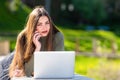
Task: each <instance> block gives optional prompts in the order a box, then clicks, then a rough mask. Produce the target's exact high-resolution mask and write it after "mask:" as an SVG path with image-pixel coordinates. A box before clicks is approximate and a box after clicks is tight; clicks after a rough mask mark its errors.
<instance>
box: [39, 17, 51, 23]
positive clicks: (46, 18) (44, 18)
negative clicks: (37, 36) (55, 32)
mask: <svg viewBox="0 0 120 80" xmlns="http://www.w3.org/2000/svg"><path fill="white" fill-rule="evenodd" d="M43 21H49V19H48V17H47V16H41V17H40V18H39V20H38V22H43Z"/></svg>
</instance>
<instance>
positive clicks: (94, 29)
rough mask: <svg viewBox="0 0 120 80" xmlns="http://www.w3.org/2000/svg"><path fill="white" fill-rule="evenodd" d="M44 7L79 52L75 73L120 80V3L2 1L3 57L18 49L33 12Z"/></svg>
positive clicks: (0, 40)
mask: <svg viewBox="0 0 120 80" xmlns="http://www.w3.org/2000/svg"><path fill="white" fill-rule="evenodd" d="M37 5H43V6H44V7H45V8H46V9H47V11H48V12H49V14H50V16H51V17H52V20H53V22H54V23H55V24H56V26H57V27H58V28H59V29H60V30H61V31H62V33H63V34H64V38H65V50H66V51H71V50H74V51H76V61H75V73H78V74H81V75H85V76H87V77H90V78H93V79H95V80H120V22H119V21H120V0H1V1H0V54H1V56H3V55H7V54H9V53H10V52H12V51H13V50H14V48H15V42H16V37H17V35H18V33H19V32H20V31H21V30H22V29H23V28H24V26H25V23H26V18H27V17H28V14H29V13H30V12H31V10H32V9H33V8H34V7H35V6H37Z"/></svg>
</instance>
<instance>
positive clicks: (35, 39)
mask: <svg viewBox="0 0 120 80" xmlns="http://www.w3.org/2000/svg"><path fill="white" fill-rule="evenodd" d="M40 37H41V35H40V33H39V32H38V31H35V34H34V35H33V43H34V44H35V47H36V49H35V51H40V49H41V43H40V41H39V39H40Z"/></svg>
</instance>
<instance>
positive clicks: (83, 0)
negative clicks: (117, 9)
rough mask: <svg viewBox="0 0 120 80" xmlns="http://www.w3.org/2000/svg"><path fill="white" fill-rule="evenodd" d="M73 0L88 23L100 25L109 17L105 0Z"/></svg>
mask: <svg viewBox="0 0 120 80" xmlns="http://www.w3.org/2000/svg"><path fill="white" fill-rule="evenodd" d="M72 2H73V4H74V6H75V8H76V9H77V10H78V11H79V13H80V16H81V18H82V19H83V20H86V21H87V23H90V24H96V25H99V24H100V23H101V22H102V21H103V20H104V19H106V18H107V12H106V10H105V5H104V3H105V2H104V0H72Z"/></svg>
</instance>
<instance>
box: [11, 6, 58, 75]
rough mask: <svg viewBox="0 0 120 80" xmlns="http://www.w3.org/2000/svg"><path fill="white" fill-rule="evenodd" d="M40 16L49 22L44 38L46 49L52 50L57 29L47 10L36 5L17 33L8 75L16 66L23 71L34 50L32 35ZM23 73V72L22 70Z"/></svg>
mask: <svg viewBox="0 0 120 80" xmlns="http://www.w3.org/2000/svg"><path fill="white" fill-rule="evenodd" d="M41 16H47V17H48V19H49V22H50V31H49V34H48V35H47V39H46V45H47V47H46V49H47V51H52V50H53V37H54V34H55V33H56V32H59V30H58V29H57V28H56V26H55V25H54V24H53V22H52V20H51V18H50V16H49V14H48V12H47V11H46V10H45V9H44V7H43V6H37V7H35V8H34V9H33V11H32V12H31V13H30V14H29V16H28V19H27V23H26V25H25V28H24V29H23V30H22V31H21V32H20V33H19V35H18V37H17V41H16V46H15V54H14V58H13V60H12V63H11V65H10V67H9V76H10V77H12V71H13V70H14V69H15V68H16V66H17V68H19V69H22V70H23V71H24V63H26V62H28V61H29V60H30V58H31V57H32V54H33V52H34V50H35V45H34V43H33V35H34V32H35V30H36V25H37V23H38V20H39V18H40V17H41ZM24 73H25V72H24Z"/></svg>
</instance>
